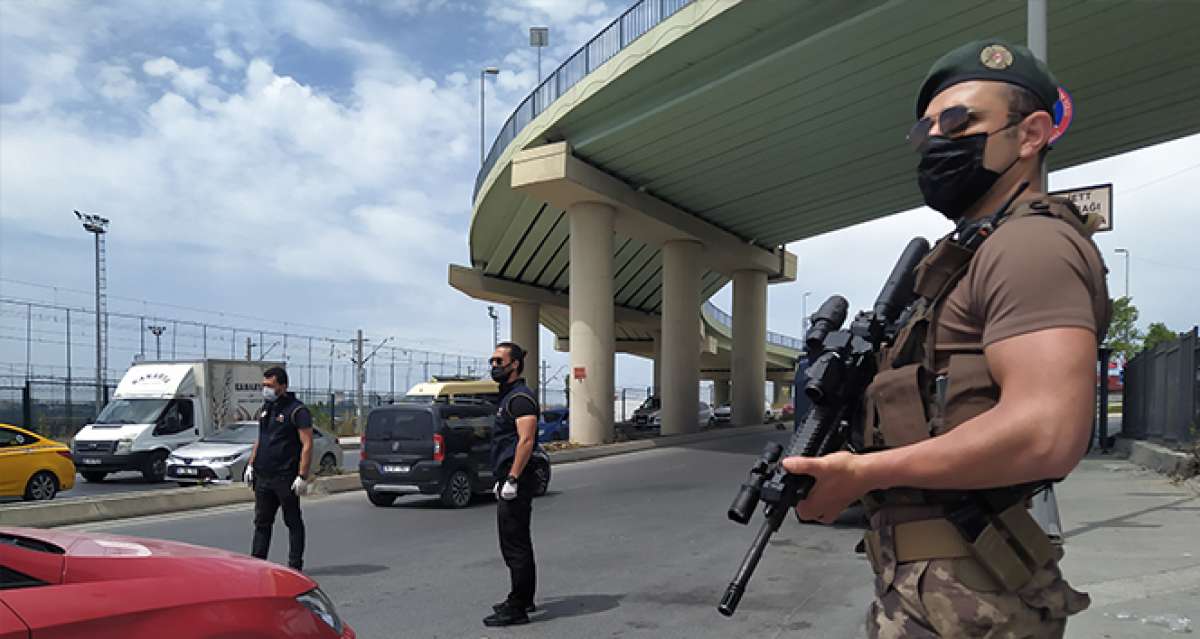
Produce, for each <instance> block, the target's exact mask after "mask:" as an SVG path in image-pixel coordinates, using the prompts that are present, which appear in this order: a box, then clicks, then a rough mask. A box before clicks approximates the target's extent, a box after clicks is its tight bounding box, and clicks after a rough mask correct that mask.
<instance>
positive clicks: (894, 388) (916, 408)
mask: <svg viewBox="0 0 1200 639" xmlns="http://www.w3.org/2000/svg"><path fill="white" fill-rule="evenodd" d="M928 378H929V374H928V372H927V371H926V370H925V367H924V366H923V365H921V364H909V365H908V366H901V367H900V368H894V369H890V370H884V371H880V372H879V373H877V374H876V375H875V379H873V380H872V381H871V385H870V386H868V387H867V397H868V399H869V400H870V404H871V405H872V407H873V408H874V409H875V410H874V413H875V414H874V415H870V414H868V419H872V420H873V421H874V422H875V431H876V432H877V433H878V434H880V435H881V436H882V439H883V443H884V444H885V445H886V446H888V447H890V448H895V447H898V446H907V445H908V444H912V443H916V442H919V441H922V440H925V439H928V438H929V416H928V415H927V414H926V411H925V401H924V400H923V399H922V396H923V393H922V390H921V389H923V388H924V387H925V385H926V384H928Z"/></svg>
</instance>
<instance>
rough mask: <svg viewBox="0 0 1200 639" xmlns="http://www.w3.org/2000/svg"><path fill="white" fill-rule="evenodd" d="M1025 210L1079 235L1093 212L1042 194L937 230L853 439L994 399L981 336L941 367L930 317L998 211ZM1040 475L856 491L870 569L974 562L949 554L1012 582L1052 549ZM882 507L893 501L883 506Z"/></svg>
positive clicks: (897, 435) (994, 583) (967, 576)
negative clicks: (1032, 507)
mask: <svg viewBox="0 0 1200 639" xmlns="http://www.w3.org/2000/svg"><path fill="white" fill-rule="evenodd" d="M1029 215H1044V216H1048V217H1052V218H1054V219H1057V220H1060V221H1062V222H1064V223H1066V224H1067V225H1069V226H1070V227H1071V228H1072V229H1074V230H1075V231H1076V232H1078V233H1079V234H1080V235H1082V236H1083V237H1085V238H1090V237H1091V235H1092V233H1093V232H1094V231H1095V229H1096V228H1097V226H1098V225H1099V223H1100V222H1101V220H1100V219H1099V218H1098V216H1086V215H1084V214H1081V213H1080V212H1079V211H1078V209H1076V208H1075V206H1074V205H1073V204H1071V202H1070V201H1069V200H1066V199H1063V198H1053V197H1041V198H1037V199H1033V200H1030V201H1026V202H1023V203H1021V204H1019V205H1017V206H1016V207H1015V208H1011V212H1009V211H1001V212H1000V213H998V214H997V215H995V216H993V217H991V218H988V219H985V220H984V221H982V222H979V223H975V224H973V225H971V226H968V227H965V228H962V227H960V229H958V230H956V231H955V232H954V233H951V234H949V235H947V236H945V237H943V238H942V239H941V240H939V241H938V242H937V244H936V245H935V246H934V248H933V250H932V251H930V252H929V254H928V255H927V256H926V257H925V258H924V259H923V260H922V261H921V262H920V263H919V264H918V266H917V273H916V282H915V285H914V289H915V291H916V293H917V295H918V298H919V299H918V301H917V302H916V303H915V305H914V306H913V307H912V308H911V309H910V314H909V319H908V321H907V322H905V324H904V325H903V326H902V327H901V329H900V330H899V331H898V332H897V335H896V339H895V340H894V341H893V342H892V345H891V346H889V347H888V348H886V349H883V350H882V351H881V352H880V354H879V357H878V361H877V364H878V367H877V370H878V372H877V373H876V375H875V377H874V378H873V380H872V382H871V384H870V386H868V388H867V391H866V398H865V406H864V411H863V413H862V415H863V422H864V423H863V424H862V428H863V432H862V435H863V439H862V440H861V441H863V442H864V443H865V445H866V447H867V448H868V449H876V450H878V449H885V448H896V447H900V446H906V445H908V444H913V443H916V442H919V441H922V440H925V439H929V438H931V437H936V436H938V435H942V434H944V433H947V432H949V431H951V430H953V429H954V428H955V427H957V426H958V425H960V424H962V423H964V422H966V421H969V420H970V419H972V418H974V417H976V416H978V415H980V414H982V413H984V412H987V411H988V410H990V409H991V408H992V407H994V406H995V405H996V404H997V403H998V402H999V399H1000V387H999V385H997V384H996V381H995V380H994V379H992V376H991V372H990V371H989V369H988V366H987V360H986V358H985V357H984V354H983V344H982V343H974V344H967V345H964V347H963V348H957V347H956V348H955V349H954V352H953V353H951V354H950V355H949V359H948V363H947V365H946V370H945V372H944V373H939V370H938V362H937V361H936V359H935V357H936V355H937V344H936V335H937V324H938V317H939V314H940V313H941V311H942V308H943V306H944V305H945V302H946V299H947V298H948V297H949V295H950V292H951V291H952V290H954V287H955V286H956V285H957V284H958V283H959V281H961V280H962V278H963V277H964V276H965V275H966V273H967V270H968V268H969V267H970V264H971V259H972V258H973V257H974V256H975V253H976V251H978V249H979V246H980V245H981V244H982V243H983V241H984V240H986V239H987V237H988V236H990V235H991V234H992V233H994V232H995V230H996V229H997V228H998V227H999V226H1000V225H1001V224H1003V223H1005V222H1006V221H1008V220H1012V219H1016V218H1021V217H1026V216H1029ZM1046 483H1047V482H1034V483H1031V484H1024V485H1020V486H1011V487H1007V488H998V489H990V490H973V491H967V490H921V489H913V488H893V489H889V490H882V491H872V492H871V493H868V494H867V495H865V496H864V497H863V500H862V501H863V503H864V505H865V506H866V507H867V510H868V512H869V513H870V514H871V515H872V525H873V528H875V529H873V530H871V531H870V532H868V533H867V534H866V536H865V537H864V545H865V547H866V552H867V556H868V559H869V560H870V562H871V565H872V567H873V568H874V569H875V572H876V574H878V575H880V576H881V577H882V578H883V580H884V581H885V582H886V583H890V582H891V579H892V577H893V576H894V574H895V573H894V571H895V564H896V563H897V562H900V563H903V562H906V561H918V560H922V559H956V558H974V559H975V562H966V563H963V562H959V563H957V564H955V565H956V576H957V577H958V578H959V579H961V580H963V581H964V582H974V583H975V584H977V585H979V586H980V587H981V588H984V589H986V588H992V587H998V588H1002V589H1004V590H1007V591H1010V592H1011V591H1015V590H1017V589H1019V588H1020V587H1021V586H1023V585H1024V584H1025V583H1028V581H1029V579H1030V578H1031V577H1032V575H1033V574H1034V573H1035V572H1036V571H1037V569H1038V568H1039V567H1041V566H1044V565H1046V562H1048V561H1049V560H1050V558H1051V557H1053V556H1054V550H1053V547H1052V546H1051V545H1050V543H1049V541H1048V539H1047V537H1046V535H1045V533H1044V532H1043V531H1042V530H1041V528H1040V527H1039V526H1038V525H1037V523H1036V522H1035V521H1034V520H1033V519H1032V518H1031V517H1030V516H1029V513H1028V511H1027V510H1026V507H1025V505H1026V501H1027V500H1028V498H1029V497H1030V496H1032V495H1033V494H1034V493H1035V492H1036V490H1037V489H1038V488H1040V487H1041V486H1044V485H1046ZM893 507H898V508H893ZM885 508H890V509H891V510H889V511H888V512H886V513H881V511H883V510H884V509H885ZM881 522H882V523H881ZM887 557H890V560H889V559H886V558H887Z"/></svg>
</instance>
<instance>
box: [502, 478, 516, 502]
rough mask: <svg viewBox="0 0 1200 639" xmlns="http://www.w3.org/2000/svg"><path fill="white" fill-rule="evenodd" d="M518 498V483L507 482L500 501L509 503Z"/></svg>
mask: <svg viewBox="0 0 1200 639" xmlns="http://www.w3.org/2000/svg"><path fill="white" fill-rule="evenodd" d="M516 498H517V482H515V481H509V480H505V482H504V486H503V487H502V488H501V489H500V499H503V500H504V501H509V500H512V499H516Z"/></svg>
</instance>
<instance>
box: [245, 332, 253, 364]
mask: <svg viewBox="0 0 1200 639" xmlns="http://www.w3.org/2000/svg"><path fill="white" fill-rule="evenodd" d="M253 348H254V342H252V341H250V337H249V336H247V337H246V361H247V362H250V361H253V360H254V354H253V353H252V352H251V351H252V349H253Z"/></svg>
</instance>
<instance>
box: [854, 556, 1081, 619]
mask: <svg viewBox="0 0 1200 639" xmlns="http://www.w3.org/2000/svg"><path fill="white" fill-rule="evenodd" d="M1058 553H1059V556H1058V559H1061V558H1062V550H1061V549H1059V551H1058ZM889 568H890V570H889ZM1090 603H1091V601H1090V599H1089V598H1088V596H1087V595H1086V594H1084V593H1081V592H1078V591H1076V590H1074V589H1073V588H1071V586H1069V585H1068V584H1067V582H1066V581H1064V580H1063V578H1062V573H1061V572H1060V571H1059V569H1058V560H1057V559H1056V560H1054V561H1051V562H1050V563H1049V564H1047V565H1046V566H1045V567H1044V568H1042V569H1040V570H1038V571H1037V572H1036V573H1034V576H1033V578H1032V579H1031V580H1030V582H1029V583H1028V584H1027V585H1025V586H1024V587H1023V588H1021V589H1020V590H1018V591H1016V592H1004V591H1003V590H1001V589H1000V588H999V587H998V586H997V585H996V584H995V582H994V581H992V580H991V578H990V577H989V576H987V575H986V573H984V572H983V569H982V568H981V567H980V566H979V564H977V563H976V562H975V561H974V560H972V559H966V558H964V559H932V560H927V561H914V562H911V563H904V564H895V563H892V564H891V565H890V566H887V567H886V568H885V569H884V572H883V574H880V575H876V577H875V601H874V602H872V603H871V607H870V609H869V611H868V612H867V636H868V637H871V638H872V639H915V638H927V637H972V638H974V637H981V638H987V639H1024V638H1030V639H1042V638H1057V637H1062V636H1063V632H1064V631H1065V630H1066V626H1067V617H1068V616H1069V615H1072V614H1075V613H1077V612H1079V611H1081V610H1084V609H1085V608H1087V607H1088V605H1089V604H1090Z"/></svg>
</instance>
